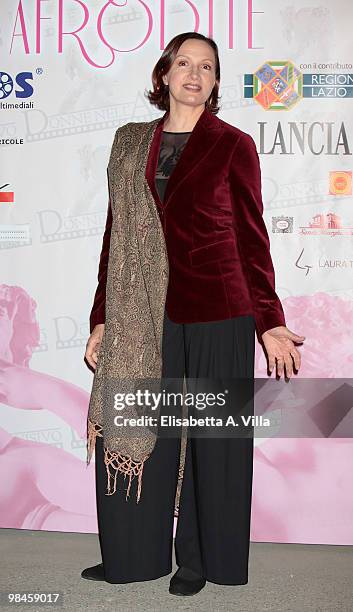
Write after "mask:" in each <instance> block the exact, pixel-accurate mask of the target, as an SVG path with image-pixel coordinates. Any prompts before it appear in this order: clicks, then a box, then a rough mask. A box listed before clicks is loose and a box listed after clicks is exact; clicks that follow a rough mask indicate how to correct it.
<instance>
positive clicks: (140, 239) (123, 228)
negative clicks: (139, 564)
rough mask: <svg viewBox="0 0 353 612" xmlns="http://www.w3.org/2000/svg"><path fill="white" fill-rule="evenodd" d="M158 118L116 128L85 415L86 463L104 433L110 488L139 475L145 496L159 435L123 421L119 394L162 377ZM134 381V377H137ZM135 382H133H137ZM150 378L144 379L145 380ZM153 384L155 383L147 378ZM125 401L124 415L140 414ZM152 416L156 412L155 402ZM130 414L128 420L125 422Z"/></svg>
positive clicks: (163, 265)
mask: <svg viewBox="0 0 353 612" xmlns="http://www.w3.org/2000/svg"><path fill="white" fill-rule="evenodd" d="M158 121H159V119H155V120H153V121H151V122H145V123H128V124H126V125H124V126H122V127H120V128H118V130H117V131H116V134H115V138H114V142H113V146H112V150H111V154H110V159H109V163H108V185H109V195H110V203H111V207H112V217H113V222H112V230H111V238H110V250H109V260H108V270H107V286H106V315H105V317H106V318H105V326H104V333H103V338H102V342H101V345H100V348H99V353H98V360H97V364H96V369H95V373H94V378H93V383H92V391H91V395H90V401H89V409H88V416H87V465H88V464H89V463H90V460H91V457H92V453H93V450H94V448H95V443H96V438H97V436H100V437H102V438H103V445H104V463H105V466H106V469H107V494H108V495H111V494H113V493H114V492H115V491H116V486H117V476H118V474H119V473H121V474H123V475H124V479H125V478H126V476H128V478H129V484H128V488H127V494H126V499H128V497H129V493H130V487H131V482H132V479H134V478H135V477H136V478H137V483H138V486H137V502H138V501H139V500H140V496H141V487H142V475H143V468H144V464H145V461H146V460H147V459H148V458H149V457H150V455H151V453H152V451H153V449H154V446H155V443H156V438H157V433H156V431H154V430H153V428H151V427H149V426H145V427H143V426H139V427H138V434H136V427H133V426H131V425H129V424H128V423H127V424H125V425H124V426H122V427H121V426H120V427H118V426H117V425H116V424H115V422H114V419H115V417H116V416H117V414H118V411H117V409H116V408H115V407H114V394H115V393H116V392H119V393H124V392H126V393H128V392H131V391H133V390H134V389H133V388H136V389H137V388H138V389H140V388H141V386H140V384H141V380H147V381H148V380H151V381H152V386H153V381H155V382H156V381H158V380H161V374H162V333H163V318H164V304H165V299H166V293H167V286H168V278H169V264H168V256H167V249H166V244H165V238H164V233H163V228H162V225H161V222H160V219H159V214H158V210H157V208H156V205H155V201H154V198H153V195H152V193H151V191H150V188H149V186H148V183H147V180H146V178H145V168H146V164H147V158H148V154H149V149H150V145H151V141H152V138H153V135H154V131H155V129H156V126H157V123H158ZM134 381H135V382H134ZM134 384H135V385H136V387H134ZM148 386H149V385H148V384H147V385H146V387H148ZM150 386H151V385H150ZM140 414H141V413H140V412H139V409H138V407H137V405H136V404H135V405H131V406H130V405H126V406H125V407H124V410H123V415H124V417H126V418H127V421H128V420H129V419H130V418H131V419H132V418H136V417H138V416H140ZM154 416H156V417H157V416H158V409H157V411H156V412H155V414H154ZM127 421H124V422H125V423H126V422H127Z"/></svg>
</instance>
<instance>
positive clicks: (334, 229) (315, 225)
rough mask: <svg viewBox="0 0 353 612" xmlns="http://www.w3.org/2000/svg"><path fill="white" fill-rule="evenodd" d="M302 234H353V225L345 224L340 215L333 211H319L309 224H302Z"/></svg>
mask: <svg viewBox="0 0 353 612" xmlns="http://www.w3.org/2000/svg"><path fill="white" fill-rule="evenodd" d="M299 227H300V232H299V233H300V234H310V235H313V236H317V235H320V234H322V235H326V236H352V235H353V226H351V225H343V223H342V221H341V218H340V216H339V215H337V214H336V213H333V212H327V213H318V214H317V215H314V216H313V217H312V219H311V221H309V225H301V226H299Z"/></svg>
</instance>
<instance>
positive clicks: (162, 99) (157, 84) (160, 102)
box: [147, 32, 221, 115]
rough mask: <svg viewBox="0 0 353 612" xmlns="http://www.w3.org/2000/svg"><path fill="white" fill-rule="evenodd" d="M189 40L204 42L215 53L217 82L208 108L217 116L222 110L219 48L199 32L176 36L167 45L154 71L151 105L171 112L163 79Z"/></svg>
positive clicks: (150, 94) (148, 96) (149, 95)
mask: <svg viewBox="0 0 353 612" xmlns="http://www.w3.org/2000/svg"><path fill="white" fill-rule="evenodd" d="M189 38H196V39H198V40H203V41H204V42H206V43H207V44H208V45H210V47H212V49H213V51H214V54H215V58H216V82H215V85H214V87H213V89H212V92H211V95H210V97H209V98H208V100H207V101H206V108H207V109H208V110H210V111H211V112H212V113H214V114H215V115H216V114H217V113H218V111H219V109H220V107H219V106H218V101H219V98H220V96H219V93H218V92H219V84H220V78H221V69H220V63H219V55H218V47H217V45H216V43H215V41H214V40H213V39H212V38H208V37H207V36H204V35H203V34H199V33H198V32H183V33H182V34H178V35H177V36H174V38H172V40H171V41H170V42H169V43H168V44H167V46H166V48H165V49H164V51H163V53H162V55H161V57H160V58H159V60H158V62H157V63H156V65H155V67H154V69H153V72H152V84H153V90H149V91H148V92H147V98H148V100H149V101H150V103H151V104H153V105H154V106H157V108H159V109H160V110H164V111H169V88H168V86H167V85H165V84H164V82H163V79H162V77H163V75H165V74H166V73H167V72H169V69H170V67H171V65H172V63H173V62H174V59H175V58H176V56H177V53H178V51H179V48H180V47H181V45H182V44H183V42H184V41H185V40H188V39H189Z"/></svg>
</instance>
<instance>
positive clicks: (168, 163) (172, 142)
mask: <svg viewBox="0 0 353 612" xmlns="http://www.w3.org/2000/svg"><path fill="white" fill-rule="evenodd" d="M191 133H192V132H164V131H163V132H162V138H161V145H160V149H159V159H158V165H157V171H156V177H155V181H156V188H157V191H158V195H159V198H160V200H161V202H163V200H164V194H165V190H166V187H167V182H168V179H169V177H170V175H171V174H172V172H173V170H174V168H175V166H176V164H177V161H178V159H179V157H180V155H181V154H182V152H183V149H184V147H185V145H186V143H187V141H188V138H189V136H190V134H191Z"/></svg>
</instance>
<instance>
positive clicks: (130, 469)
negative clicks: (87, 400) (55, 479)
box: [87, 419, 150, 503]
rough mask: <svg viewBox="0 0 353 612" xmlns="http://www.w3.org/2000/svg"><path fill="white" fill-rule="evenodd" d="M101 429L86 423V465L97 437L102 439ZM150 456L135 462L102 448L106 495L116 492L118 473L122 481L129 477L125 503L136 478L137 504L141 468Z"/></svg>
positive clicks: (98, 426)
mask: <svg viewBox="0 0 353 612" xmlns="http://www.w3.org/2000/svg"><path fill="white" fill-rule="evenodd" d="M102 432H103V428H102V426H101V425H99V423H93V422H92V421H90V420H89V419H88V421H87V465H88V464H89V463H90V461H91V459H92V455H93V451H94V449H95V446H96V439H97V436H99V437H100V438H103V433H102ZM149 456H150V455H147V456H146V457H145V458H144V459H142V461H135V460H134V459H133V458H132V457H129V456H126V455H123V454H122V453H119V452H115V451H114V452H112V451H110V450H109V449H107V448H104V463H105V466H106V470H107V476H108V484H107V493H106V495H113V494H114V493H115V492H116V484H117V477H118V474H119V472H120V473H121V474H124V480H125V479H126V476H128V477H129V485H128V488H127V492H126V498H125V499H126V501H127V500H128V498H129V495H130V488H131V482H132V480H133V479H134V478H135V477H137V478H138V484H137V502H136V503H138V502H139V501H140V497H141V490H142V476H143V468H144V465H145V461H146V459H148V457H149ZM111 467H112V468H113V470H114V472H115V473H114V474H111V471H110V468H111ZM111 478H113V479H114V488H113V491H112V490H111Z"/></svg>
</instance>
